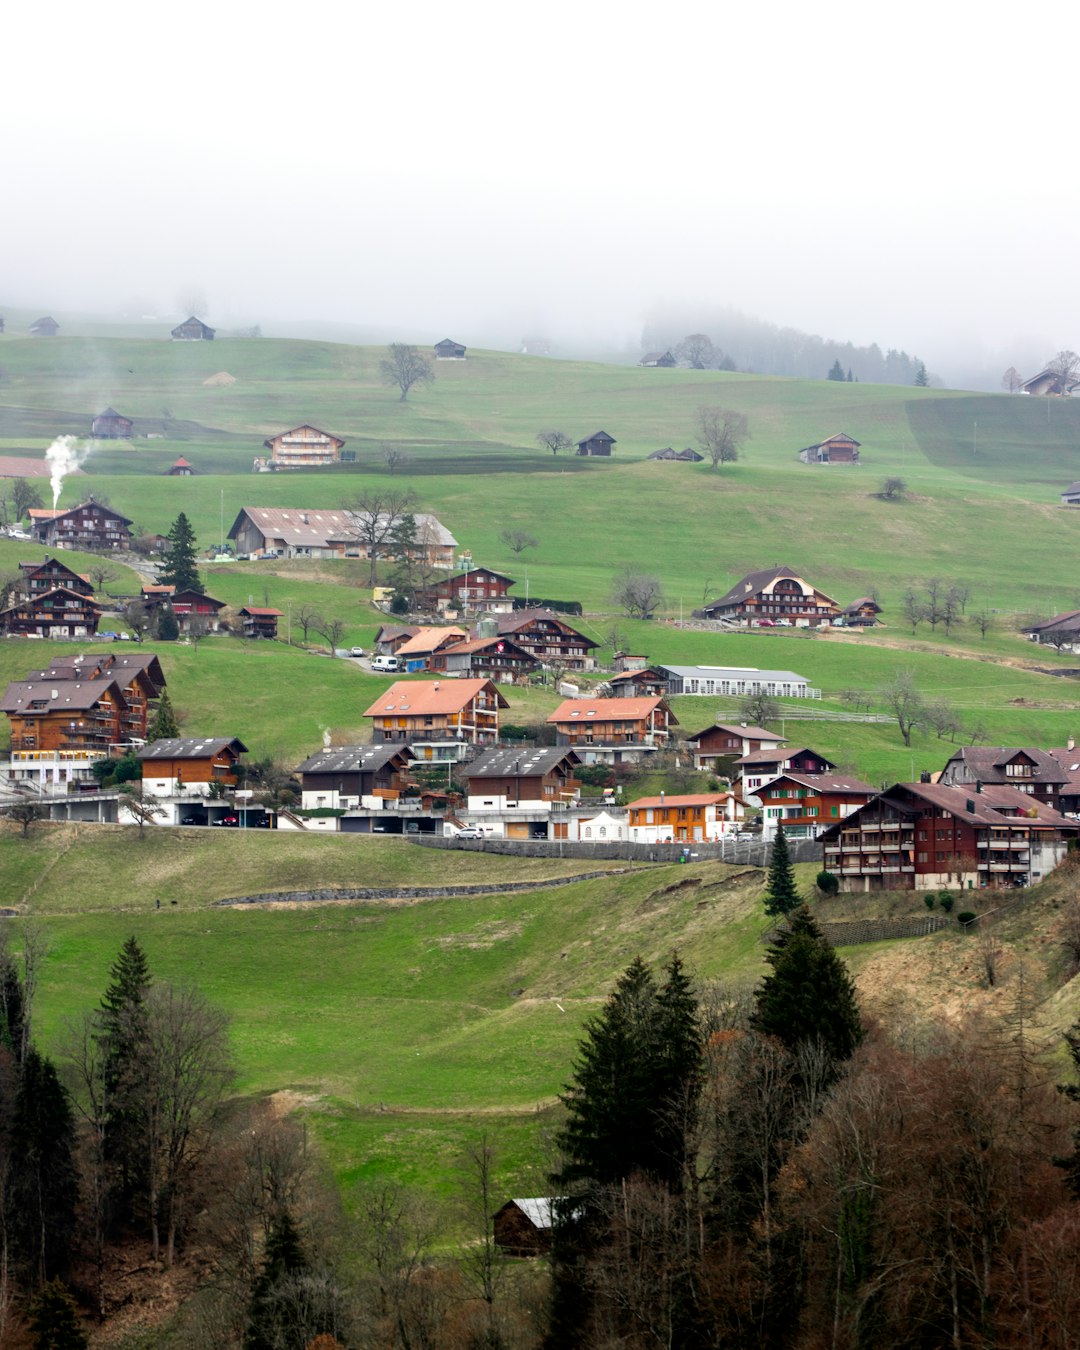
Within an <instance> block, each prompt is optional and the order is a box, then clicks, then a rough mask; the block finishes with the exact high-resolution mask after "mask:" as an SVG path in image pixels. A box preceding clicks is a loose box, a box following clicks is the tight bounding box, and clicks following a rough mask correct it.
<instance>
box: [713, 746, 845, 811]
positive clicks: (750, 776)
mask: <svg viewBox="0 0 1080 1350" xmlns="http://www.w3.org/2000/svg"><path fill="white" fill-rule="evenodd" d="M835 768H836V765H835V764H834V763H833V762H832V760H831V759H826V758H825V756H824V755H820V754H818V752H817V751H816V750H810V749H808V748H807V747H806V746H805V745H796V746H787V747H785V746H783V745H779V746H777V747H776V748H775V749H768V748H765V747H763V748H762V749H760V750H752V751H751V752H750V753H749V754H747V755H743V756H742V757H741V758H740V759H737V760H736V761H735V769H736V772H737V773H738V789H739V791H740V793H741V794H742V799H743V801H744V802H746V803H748V805H750V806H760V805H761V800H760V797H759V795H758V794H759V793H760V792H761V789H762V788H763V787H764V786H765V784H766V783H771V782H772V781H773V779H774V778H779V777H780V775H781V774H782V773H788V772H791V773H829V772H830V770H833V769H835Z"/></svg>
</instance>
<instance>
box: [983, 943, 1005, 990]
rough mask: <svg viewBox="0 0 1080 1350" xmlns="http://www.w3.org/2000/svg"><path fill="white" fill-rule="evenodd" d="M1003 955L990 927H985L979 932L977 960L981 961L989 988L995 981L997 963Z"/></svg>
mask: <svg viewBox="0 0 1080 1350" xmlns="http://www.w3.org/2000/svg"><path fill="white" fill-rule="evenodd" d="M1003 955H1004V953H1003V951H1002V947H1001V943H1000V942H998V940H997V938H996V937H995V936H994V931H993V929H992V928H987V929H985V930H984V931H983V932H981V933H980V934H979V960H980V961H981V962H982V968H983V974H984V975H985V977H986V984H987V987H988V988H990V989H992V988H993V987H994V985H995V984H996V983H997V975H998V965H999V963H1000V961H1001V958H1002V956H1003Z"/></svg>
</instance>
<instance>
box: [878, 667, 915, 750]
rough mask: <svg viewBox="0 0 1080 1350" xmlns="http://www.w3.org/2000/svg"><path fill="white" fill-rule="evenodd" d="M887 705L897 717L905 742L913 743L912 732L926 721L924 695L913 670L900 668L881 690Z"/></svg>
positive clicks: (883, 700)
mask: <svg viewBox="0 0 1080 1350" xmlns="http://www.w3.org/2000/svg"><path fill="white" fill-rule="evenodd" d="M880 698H881V701H882V703H884V705H885V707H886V708H888V710H889V711H890V712H891V713H892V715H893V716H894V717H895V718H896V724H897V726H898V727H899V728H900V735H901V736H902V737H903V738H904V744H905V745H910V744H911V733H912V732H913V731H914V730H915V728H916V727H919V726H921V725H922V724H923V723H924V722H925V721H926V709H925V707H924V705H923V700H922V695H921V694H920V693H919V690H918V688H917V686H916V684H915V674H914V672H913V671H911V670H898V671H897V672H896V673H895V674H894V675H893V677H892V679H891V680H890V681H889V682H888V684H886V685H884V686H883V687H882V689H881V691H880Z"/></svg>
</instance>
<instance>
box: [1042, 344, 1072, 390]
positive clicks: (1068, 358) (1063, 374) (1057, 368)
mask: <svg viewBox="0 0 1080 1350" xmlns="http://www.w3.org/2000/svg"><path fill="white" fill-rule="evenodd" d="M1046 369H1047V370H1049V371H1050V372H1051V373H1052V374H1054V375H1057V376H1058V377H1059V378H1060V380H1061V383H1062V385H1063V386H1064V385H1065V384H1068V383H1070V382H1071V381H1073V380H1075V379H1076V378H1077V376H1078V375H1080V355H1077V353H1076V352H1074V351H1070V350H1069V349H1068V348H1065V349H1064V350H1062V351H1060V352H1055V353H1054V355H1053V356H1052V357H1051V358H1050V360H1049V361H1047V363H1046Z"/></svg>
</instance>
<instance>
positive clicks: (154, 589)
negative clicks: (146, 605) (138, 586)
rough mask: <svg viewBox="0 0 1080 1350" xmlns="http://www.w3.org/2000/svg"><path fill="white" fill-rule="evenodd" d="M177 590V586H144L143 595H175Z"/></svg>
mask: <svg viewBox="0 0 1080 1350" xmlns="http://www.w3.org/2000/svg"><path fill="white" fill-rule="evenodd" d="M175 592H176V587H175V586H144V587H143V588H142V593H143V595H173V594H175Z"/></svg>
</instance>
